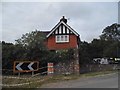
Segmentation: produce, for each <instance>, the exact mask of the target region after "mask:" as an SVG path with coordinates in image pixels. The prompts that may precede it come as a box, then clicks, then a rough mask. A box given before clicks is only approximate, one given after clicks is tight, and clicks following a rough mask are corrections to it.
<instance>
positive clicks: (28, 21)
mask: <svg viewBox="0 0 120 90" xmlns="http://www.w3.org/2000/svg"><path fill="white" fill-rule="evenodd" d="M63 15H64V16H65V17H66V18H70V19H69V20H68V24H69V25H70V26H71V27H72V28H73V29H74V30H76V31H77V32H78V33H79V34H80V38H81V40H82V41H84V40H85V41H88V42H90V41H92V39H93V38H98V37H99V35H100V34H101V33H102V30H103V29H104V28H105V27H106V26H108V25H111V24H113V23H116V22H118V21H117V20H118V3H117V2H106V3H105V2H103V3H102V2H90V3H89V2H85V3H83V2H62V3H59V2H58V3H53V2H3V3H2V40H4V41H7V42H14V41H15V40H16V39H18V38H20V37H21V36H22V34H25V33H27V32H31V31H33V30H35V29H38V30H43V31H46V30H47V31H48V30H51V29H52V28H53V27H54V26H55V25H56V24H57V23H58V22H59V19H60V18H61V17H62V16H63Z"/></svg>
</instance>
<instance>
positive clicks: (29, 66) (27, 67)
mask: <svg viewBox="0 0 120 90" xmlns="http://www.w3.org/2000/svg"><path fill="white" fill-rule="evenodd" d="M38 68H39V62H38V61H15V62H14V66H13V71H14V72H32V71H38Z"/></svg>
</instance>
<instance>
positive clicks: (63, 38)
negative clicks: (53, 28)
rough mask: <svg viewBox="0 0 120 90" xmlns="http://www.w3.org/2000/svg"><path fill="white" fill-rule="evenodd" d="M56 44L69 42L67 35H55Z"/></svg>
mask: <svg viewBox="0 0 120 90" xmlns="http://www.w3.org/2000/svg"><path fill="white" fill-rule="evenodd" d="M56 42H57V43H61V42H69V35H57V36H56Z"/></svg>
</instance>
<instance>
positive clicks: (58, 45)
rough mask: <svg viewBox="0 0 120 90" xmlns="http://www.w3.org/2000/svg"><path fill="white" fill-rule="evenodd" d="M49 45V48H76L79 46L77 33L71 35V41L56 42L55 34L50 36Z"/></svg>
mask: <svg viewBox="0 0 120 90" xmlns="http://www.w3.org/2000/svg"><path fill="white" fill-rule="evenodd" d="M47 47H48V49H49V50H57V49H66V48H76V47H77V37H76V36H75V35H70V36H69V42H65V43H56V40H55V36H50V37H49V38H48V42H47Z"/></svg>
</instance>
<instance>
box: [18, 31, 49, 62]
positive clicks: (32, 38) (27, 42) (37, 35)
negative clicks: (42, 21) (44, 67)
mask: <svg viewBox="0 0 120 90" xmlns="http://www.w3.org/2000/svg"><path fill="white" fill-rule="evenodd" d="M45 38H46V37H45V35H44V33H42V32H40V31H32V32H31V33H26V34H24V35H22V37H21V38H20V39H18V40H16V45H17V46H18V48H20V47H22V48H24V53H21V54H23V56H24V58H26V60H39V61H41V60H42V58H44V57H43V56H45V55H46V54H47V48H46V45H45V43H44V41H45Z"/></svg>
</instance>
